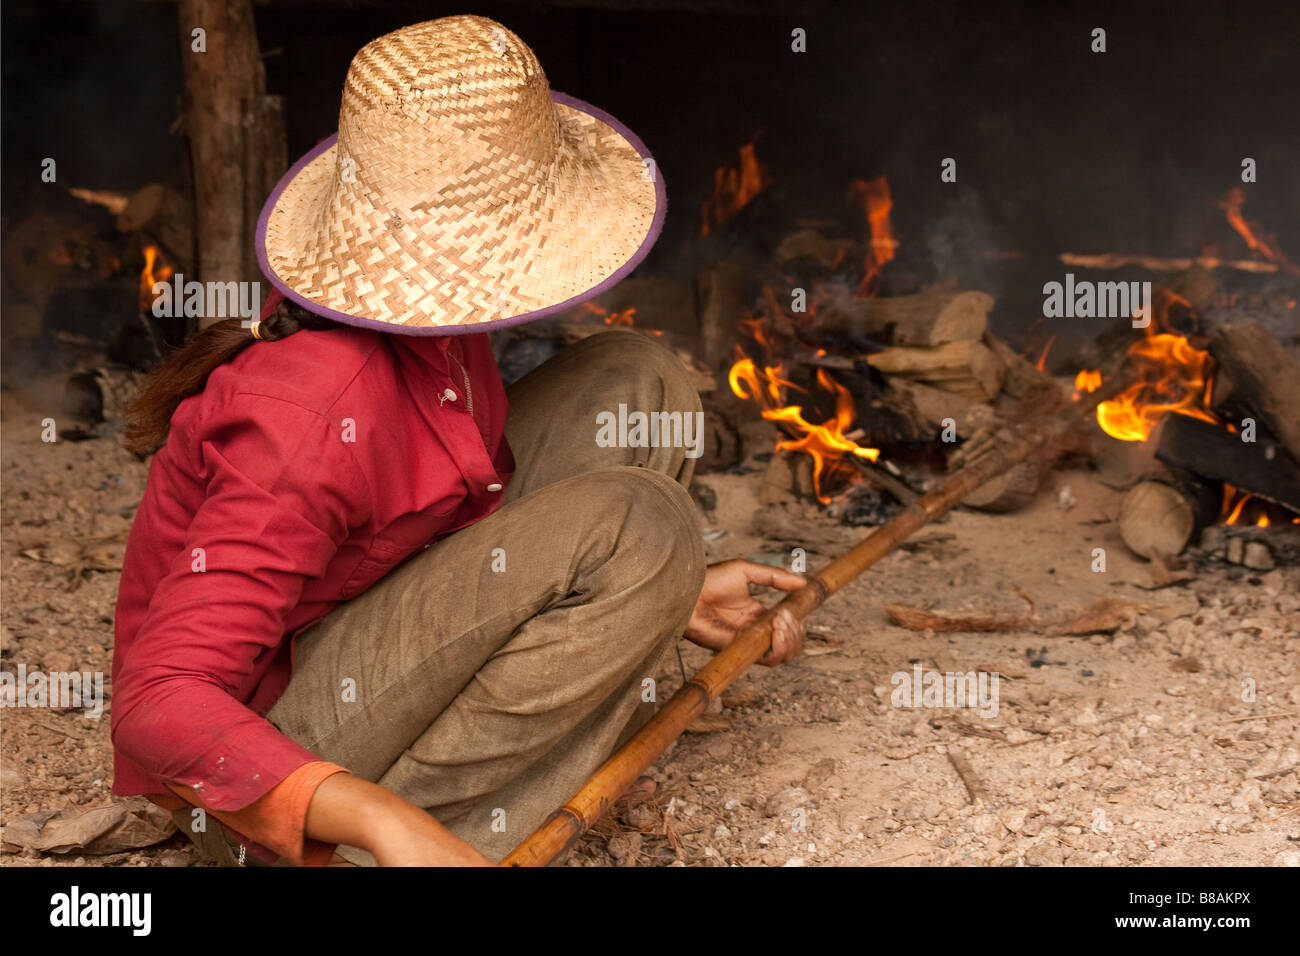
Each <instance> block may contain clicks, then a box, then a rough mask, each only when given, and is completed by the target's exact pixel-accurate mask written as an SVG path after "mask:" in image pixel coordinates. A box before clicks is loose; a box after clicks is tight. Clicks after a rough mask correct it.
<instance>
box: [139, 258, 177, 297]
mask: <svg viewBox="0 0 1300 956" xmlns="http://www.w3.org/2000/svg"><path fill="white" fill-rule="evenodd" d="M155 265H157V267H158V268H157V270H156V271H155V269H154V266H155ZM174 271H175V270H173V269H172V267H171V266H169V265H168V264H167V263H166V261H164V260H163V255H162V251H161V250H160V249H159V248H158V247H157V246H145V247H144V268H143V269H141V270H140V311H141V312H147V311H148V310H149V309H152V308H153V300H154V294H153V287H154V283H156V282H166V281H167V280H168V279H170V278H171V277H172V273H173V272H174Z"/></svg>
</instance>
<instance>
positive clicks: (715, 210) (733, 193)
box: [700, 142, 768, 236]
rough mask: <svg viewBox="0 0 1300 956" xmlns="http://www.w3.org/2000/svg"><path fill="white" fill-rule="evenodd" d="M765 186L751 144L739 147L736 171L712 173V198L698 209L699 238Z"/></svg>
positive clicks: (722, 169)
mask: <svg viewBox="0 0 1300 956" xmlns="http://www.w3.org/2000/svg"><path fill="white" fill-rule="evenodd" d="M767 184H768V176H767V170H766V169H765V168H764V167H763V165H762V164H761V163H759V161H758V156H757V155H756V154H755V152H754V144H753V143H752V142H751V143H746V144H745V145H744V146H742V147H740V164H739V166H738V167H737V168H735V169H731V168H728V167H725V166H723V167H719V168H718V169H717V170H716V171H715V172H714V174H713V195H712V196H710V197H709V199H708V201H707V202H705V204H704V206H703V208H702V209H701V210H700V218H701V220H702V222H701V225H700V235H701V236H707V235H708V234H709V230H710V229H712V228H713V227H715V226H717V225H719V224H721V223H723V222H726V221H727V220H728V219H730V218H731V217H732V216H734V215H735V214H736V213H738V212H740V210H742V209H744V208H745V207H746V206H747V205H749V203H750V202H751V201H752V200H753V198H754V197H755V196H757V195H758V194H759V193H760V192H762V191H763V189H764V188H765V187H766V186H767Z"/></svg>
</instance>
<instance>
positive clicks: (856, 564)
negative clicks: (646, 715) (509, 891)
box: [501, 376, 1127, 866]
mask: <svg viewBox="0 0 1300 956" xmlns="http://www.w3.org/2000/svg"><path fill="white" fill-rule="evenodd" d="M1113 381H1114V384H1109V383H1108V385H1107V387H1105V388H1104V389H1099V390H1098V391H1096V392H1092V393H1091V394H1089V395H1087V396H1085V397H1084V398H1083V399H1082V400H1080V401H1077V402H1074V403H1072V404H1071V406H1070V407H1069V408H1066V409H1064V410H1062V411H1061V412H1060V413H1058V414H1056V415H1054V416H1051V417H1049V418H1047V419H1044V420H1040V421H1038V422H1035V423H1033V424H1030V425H1027V426H1025V427H1024V428H1022V429H1020V430H1019V431H1018V432H1017V433H1015V434H1013V435H1012V437H1011V439H1010V441H1009V442H1008V443H1007V445H1005V446H1004V447H1002V448H999V449H997V450H995V451H991V452H989V453H987V454H985V455H983V456H981V457H980V458H978V459H977V460H975V461H973V462H972V463H971V464H969V465H967V466H966V467H965V468H963V469H961V470H960V471H958V472H957V473H956V474H954V475H952V476H951V477H950V478H949V479H948V480H947V481H945V482H944V483H943V484H942V485H941V486H940V487H938V488H936V489H935V490H934V491H931V492H929V493H928V494H925V495H922V496H921V497H920V498H918V499H917V500H916V501H914V502H912V503H911V504H909V505H908V506H907V507H906V508H904V509H903V510H902V511H901V512H900V513H899V514H897V515H896V516H895V517H894V518H892V519H891V520H889V521H887V522H886V523H885V524H883V525H881V526H880V527H879V528H876V529H875V530H874V531H872V532H871V533H870V534H868V535H867V536H866V537H865V538H863V539H862V541H860V542H859V543H858V544H857V545H855V546H854V547H853V548H852V549H851V550H849V551H847V552H846V553H845V554H843V555H841V556H840V557H838V558H836V559H835V560H834V561H832V562H831V563H830V564H828V565H826V567H824V568H822V569H821V570H820V571H818V572H817V573H816V574H814V575H813V576H812V577H811V578H810V579H809V580H808V583H807V584H805V585H804V586H803V587H802V588H800V589H799V590H797V591H792V592H790V593H789V594H788V595H787V596H786V597H785V598H784V599H783V600H781V601H780V602H779V603H778V604H776V605H775V606H773V607H772V608H769V609H768V610H767V611H766V612H764V613H763V614H762V615H761V616H760V617H759V618H758V619H757V620H756V621H754V622H753V623H752V624H750V625H749V626H748V627H746V628H744V629H743V630H742V631H740V633H739V634H737V635H736V639H735V640H734V641H732V643H731V644H729V645H728V646H727V647H726V648H724V649H723V650H721V651H719V652H718V653H717V654H716V655H715V656H714V658H713V659H712V660H711V661H709V663H708V664H706V665H705V666H704V667H703V668H702V669H701V670H700V672H699V673H697V674H696V675H695V676H694V677H692V678H691V679H690V680H688V681H687V682H686V683H685V684H684V685H683V686H682V688H681V690H679V691H678V692H677V693H676V694H674V695H673V696H672V699H671V700H669V701H668V703H666V704H665V705H664V706H663V708H662V709H661V710H660V711H659V712H658V713H657V714H655V716H654V717H652V718H651V719H650V720H649V722H647V723H646V725H645V726H644V727H642V728H641V730H640V731H638V732H637V733H636V734H635V735H634V736H633V737H632V738H631V739H630V740H628V742H627V743H626V744H624V745H623V746H622V747H621V748H620V749H619V750H618V752H617V753H615V754H614V755H613V756H611V757H610V758H609V759H608V760H606V761H605V763H604V764H602V765H601V766H600V768H599V769H597V770H596V772H595V773H594V774H592V776H591V778H590V779H589V780H588V781H587V782H586V783H585V784H583V786H582V788H581V789H580V790H579V791H578V792H577V793H575V794H574V795H573V796H572V797H571V798H570V799H569V801H568V802H567V803H566V804H565V805H564V806H562V807H560V808H559V809H558V810H556V811H555V812H554V813H552V814H551V815H550V816H549V817H547V818H546V820H545V822H543V823H542V825H541V826H540V827H538V828H537V829H536V830H535V831H534V832H533V833H532V834H531V835H530V836H529V837H528V838H527V839H525V840H524V841H523V842H522V843H520V844H519V845H518V846H517V847H515V848H514V849H513V850H512V851H511V852H510V854H509V855H508V856H507V857H506V858H505V859H504V860H502V861H501V864H502V866H545V865H547V864H548V863H550V862H551V861H552V860H554V859H555V858H556V857H557V856H559V855H560V854H561V853H563V852H564V851H565V850H566V849H568V847H570V846H571V845H572V844H573V843H574V841H576V840H577V839H578V838H579V837H580V836H582V834H583V833H585V832H586V830H587V829H588V828H589V827H590V826H591V825H592V824H593V823H595V822H596V821H597V820H598V819H599V818H600V817H601V815H602V814H604V813H605V812H606V811H607V810H608V809H609V807H610V805H611V804H613V802H614V801H615V800H617V799H618V798H619V796H620V795H621V794H622V793H623V792H624V791H625V790H627V788H628V787H629V786H631V785H632V784H633V783H634V782H635V781H636V779H637V777H639V776H640V775H641V773H642V771H644V770H645V769H646V768H647V767H649V766H650V764H651V763H653V762H654V759H655V758H656V757H658V756H659V754H661V753H663V751H664V749H665V748H667V746H668V745H669V744H670V743H672V742H673V741H674V740H676V739H677V738H678V737H679V736H680V735H681V734H682V733H683V731H685V730H686V728H687V727H688V726H689V725H690V723H691V721H692V720H694V719H695V718H696V717H697V716H698V715H700V714H701V713H703V712H704V711H705V709H706V708H707V707H708V706H709V704H710V703H711V702H713V701H714V700H716V699H717V698H718V697H720V696H721V694H722V692H723V691H724V690H725V689H726V688H727V687H728V686H730V684H731V683H732V682H733V681H734V680H735V679H736V678H737V677H739V676H740V675H741V674H743V673H744V672H745V671H746V670H747V669H748V668H749V667H750V665H751V664H753V663H754V662H755V661H756V660H758V659H759V658H760V657H762V656H763V655H764V654H766V653H767V651H768V649H769V648H770V647H771V645H772V619H773V618H774V617H775V615H776V613H777V611H779V610H781V609H782V608H784V609H786V610H788V611H790V612H792V613H793V614H794V616H795V617H796V618H799V619H802V618H804V617H806V616H807V615H808V614H810V613H811V612H812V611H814V610H816V609H817V608H818V607H820V606H821V604H822V602H824V601H825V600H826V599H827V598H828V597H830V596H831V595H832V594H834V593H835V592H836V591H838V590H840V588H842V587H844V586H845V585H846V584H848V583H849V582H850V581H852V580H853V579H854V578H856V577H857V576H858V575H859V574H861V573H862V572H863V571H865V570H866V569H867V568H869V567H871V565H873V564H875V563H876V562H877V561H879V560H880V559H881V558H883V557H884V556H885V555H887V554H889V553H890V552H891V551H893V550H894V549H895V548H897V547H898V546H899V544H901V543H902V542H903V541H904V540H906V539H907V538H908V537H909V536H910V535H912V534H913V533H915V532H916V531H917V529H919V528H920V527H922V526H923V525H925V524H927V523H928V522H930V521H932V520H934V519H935V518H937V517H939V516H940V515H942V514H943V513H944V512H946V511H948V510H950V509H951V508H953V507H954V506H955V505H956V504H957V503H958V502H960V501H961V500H962V499H963V498H965V497H966V495H968V494H969V493H970V492H972V491H973V490H975V489H976V488H978V487H979V486H980V485H982V484H984V483H985V482H987V481H989V480H991V479H993V478H994V477H996V476H997V475H1000V474H1002V473H1003V472H1004V471H1005V470H1006V469H1007V468H1009V467H1011V466H1012V465H1014V464H1016V463H1017V462H1020V461H1023V460H1024V459H1026V458H1028V457H1029V456H1030V455H1031V454H1033V453H1034V451H1036V450H1037V449H1039V448H1041V447H1043V446H1044V445H1046V444H1047V443H1048V442H1051V441H1053V440H1055V439H1057V438H1060V437H1062V436H1063V435H1064V434H1065V433H1066V432H1068V431H1069V430H1070V429H1072V428H1074V427H1076V426H1077V425H1079V424H1080V423H1081V422H1082V421H1083V420H1084V418H1085V417H1086V416H1087V415H1089V414H1091V412H1092V411H1093V410H1094V409H1095V408H1096V406H1097V404H1098V403H1099V402H1100V401H1102V400H1103V399H1104V398H1107V397H1110V396H1112V395H1115V394H1117V393H1118V392H1119V391H1121V390H1122V388H1123V386H1125V385H1127V378H1126V377H1125V376H1118V377H1116V379H1114V380H1113Z"/></svg>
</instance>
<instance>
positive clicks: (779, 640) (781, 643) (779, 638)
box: [759, 614, 794, 667]
mask: <svg viewBox="0 0 1300 956" xmlns="http://www.w3.org/2000/svg"><path fill="white" fill-rule="evenodd" d="M793 643H794V637H793V635H792V634H791V633H790V624H789V622H788V621H787V620H786V619H784V618H783V617H782V615H781V614H777V615H776V617H774V618H772V649H771V650H770V651H768V652H767V653H766V654H765V655H763V658H762V660H761V661H760V662H759V663H761V664H764V665H766V666H767V667H776V666H777V665H779V664H784V663H786V662H787V661H789V659H790V649H791V646H792V645H793Z"/></svg>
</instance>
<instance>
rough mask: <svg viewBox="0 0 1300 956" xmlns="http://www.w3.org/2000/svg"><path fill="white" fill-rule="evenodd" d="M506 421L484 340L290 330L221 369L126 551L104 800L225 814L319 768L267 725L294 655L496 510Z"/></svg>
mask: <svg viewBox="0 0 1300 956" xmlns="http://www.w3.org/2000/svg"><path fill="white" fill-rule="evenodd" d="M279 298H280V296H279V294H278V293H274V294H272V296H271V300H270V301H268V303H267V309H268V310H269V309H270V308H273V307H274V304H275V303H276V302H277V301H278V300H279ZM265 314H267V312H263V315H265ZM505 420H506V396H505V389H504V387H503V385H502V383H501V378H500V375H499V374H498V372H497V367H496V361H495V359H494V358H493V355H492V349H491V345H490V343H489V341H488V337H487V335H486V334H471V335H463V336H433V337H430V336H409V335H398V334H387V333H382V332H374V331H370V330H366V329H357V328H350V327H340V328H339V329H337V330H331V331H327V332H313V331H307V330H304V331H301V332H296V333H294V334H293V335H291V336H289V337H288V338H286V339H283V340H281V341H278V342H254V343H253V344H252V345H250V346H249V347H247V348H246V349H244V350H243V351H242V352H240V353H239V354H238V355H237V356H236V357H235V358H233V359H232V360H230V361H229V362H226V363H224V364H223V365H220V366H218V367H217V368H216V369H215V370H214V371H213V372H212V374H211V375H210V376H209V378H208V381H207V384H206V386H205V387H204V389H203V391H202V392H201V393H199V394H198V395H194V396H191V397H190V398H187V399H185V400H184V401H183V402H181V404H180V406H179V407H178V408H177V409H176V412H175V414H174V415H173V416H172V423H171V433H170V435H169V437H168V439H167V444H166V445H165V446H164V447H163V448H162V449H161V450H160V451H159V452H158V454H157V455H156V456H155V457H154V459H153V463H152V465H151V467H150V469H149V480H148V484H147V486H146V488H145V493H144V497H143V499H142V500H141V502H140V508H139V510H138V511H137V513H136V517H135V523H134V525H133V526H132V528H131V536H130V540H129V542H128V544H127V551H126V558H125V561H124V564H123V568H122V581H121V586H120V589H119V591H118V601H117V622H116V646H115V650H114V655H113V700H112V707H111V724H112V735H113V746H114V757H115V774H114V783H113V791H114V792H115V793H118V794H144V793H159V792H166V788H165V787H164V786H163V783H162V781H167V782H169V783H172V784H175V785H180V786H183V787H188V788H191V790H192V792H193V793H194V794H195V795H196V796H197V797H198V798H199V799H200V800H201V801H202V802H203V804H204V805H206V806H208V807H211V808H212V809H214V810H238V809H241V808H243V807H246V806H248V805H249V804H250V803H252V802H253V801H254V800H256V799H258V798H259V797H261V796H262V795H263V794H265V793H266V792H267V791H268V790H270V789H271V788H272V787H274V786H275V785H276V784H278V783H279V782H280V781H281V780H283V779H284V778H285V777H287V776H288V775H289V774H290V773H292V772H293V771H295V770H296V769H298V768H299V767H301V766H302V765H304V764H306V763H308V762H311V761H314V760H317V759H318V758H317V757H316V756H315V755H314V754H312V753H311V752H310V751H308V750H307V749H305V748H304V747H302V746H300V745H299V744H298V743H296V742H294V741H293V740H290V739H289V738H288V737H286V736H284V735H283V734H281V733H280V732H279V731H278V730H276V729H275V728H274V727H273V726H272V725H271V724H270V723H269V722H268V721H267V720H266V719H265V718H264V716H263V715H264V714H266V712H267V711H268V710H270V708H271V706H272V705H273V704H274V703H275V702H276V700H277V699H278V698H279V697H280V695H281V694H282V693H283V692H284V689H285V687H286V686H287V685H288V683H289V677H290V671H291V662H292V654H293V637H294V636H295V635H296V634H297V633H298V632H300V631H301V630H303V629H304V628H305V627H307V626H308V625H310V624H312V623H314V622H316V621H318V620H319V619H320V618H321V617H323V616H324V615H325V614H326V613H328V612H329V611H330V610H331V609H332V608H334V607H336V606H337V605H338V604H339V603H340V602H342V601H346V600H348V599H349V598H353V597H356V596H357V595H358V594H360V593H361V592H363V591H365V590H366V589H367V588H368V587H370V586H371V585H372V584H374V583H375V582H376V581H377V580H379V578H380V577H382V576H383V575H384V574H386V573H387V572H388V571H390V570H392V569H393V567H395V566H396V565H397V564H399V563H401V561H402V560H403V559H405V558H406V557H408V556H409V555H411V554H412V553H414V552H416V551H419V550H420V549H421V548H422V547H425V546H427V545H429V544H430V543H432V542H433V541H435V540H437V539H438V538H440V537H442V536H444V535H447V534H450V533H451V532H453V531H455V530H457V529H459V528H463V527H465V526H466V525H470V524H473V523H474V522H475V521H478V520H479V519H480V518H483V517H484V516H485V515H487V514H490V513H491V512H492V511H493V510H494V509H495V508H496V507H497V506H498V505H499V504H500V502H501V488H502V486H504V485H505V484H506V483H507V482H508V481H509V480H510V476H511V475H512V474H513V473H514V467H515V463H514V458H513V456H512V455H511V453H510V448H509V446H508V445H507V444H506V440H505V436H504V430H505Z"/></svg>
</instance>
